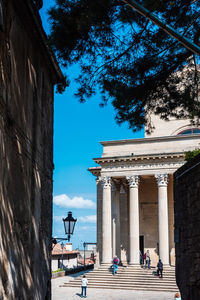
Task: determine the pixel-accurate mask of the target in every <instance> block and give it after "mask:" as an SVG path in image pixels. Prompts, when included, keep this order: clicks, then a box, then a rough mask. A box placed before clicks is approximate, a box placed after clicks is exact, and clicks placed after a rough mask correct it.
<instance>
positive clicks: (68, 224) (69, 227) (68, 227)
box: [52, 211, 77, 245]
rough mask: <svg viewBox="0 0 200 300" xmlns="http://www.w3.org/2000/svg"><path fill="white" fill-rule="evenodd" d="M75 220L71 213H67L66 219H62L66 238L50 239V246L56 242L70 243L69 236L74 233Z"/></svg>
mask: <svg viewBox="0 0 200 300" xmlns="http://www.w3.org/2000/svg"><path fill="white" fill-rule="evenodd" d="M76 221H77V219H74V218H73V217H72V212H71V211H69V212H68V215H67V217H66V218H64V219H63V223H64V228H65V234H66V235H67V238H52V244H55V245H56V244H57V242H58V241H70V238H71V235H72V234H73V233H74V227H75V224H76Z"/></svg>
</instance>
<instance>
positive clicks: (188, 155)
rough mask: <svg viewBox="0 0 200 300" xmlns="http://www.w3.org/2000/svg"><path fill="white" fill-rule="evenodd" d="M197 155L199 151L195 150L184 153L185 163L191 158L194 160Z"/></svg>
mask: <svg viewBox="0 0 200 300" xmlns="http://www.w3.org/2000/svg"><path fill="white" fill-rule="evenodd" d="M198 154H200V149H195V150H193V151H187V152H186V153H185V160H186V161H190V160H191V159H192V158H194V157H195V156H197V155H198Z"/></svg>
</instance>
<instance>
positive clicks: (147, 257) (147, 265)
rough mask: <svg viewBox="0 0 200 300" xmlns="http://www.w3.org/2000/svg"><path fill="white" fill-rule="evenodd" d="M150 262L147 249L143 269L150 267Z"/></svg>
mask: <svg viewBox="0 0 200 300" xmlns="http://www.w3.org/2000/svg"><path fill="white" fill-rule="evenodd" d="M150 264H151V258H150V253H149V250H147V252H146V254H145V269H146V268H147V267H148V269H150Z"/></svg>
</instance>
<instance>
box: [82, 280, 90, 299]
mask: <svg viewBox="0 0 200 300" xmlns="http://www.w3.org/2000/svg"><path fill="white" fill-rule="evenodd" d="M87 284H88V280H87V278H86V276H85V275H83V278H82V279H81V288H82V292H81V297H84V298H86V297H87V296H86V289H87ZM83 294H85V296H83Z"/></svg>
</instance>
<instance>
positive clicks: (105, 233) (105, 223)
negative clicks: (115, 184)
mask: <svg viewBox="0 0 200 300" xmlns="http://www.w3.org/2000/svg"><path fill="white" fill-rule="evenodd" d="M102 184H103V200H102V206H103V207H102V263H103V264H110V263H111V261H112V240H111V238H112V231H111V179H110V177H103V178H102Z"/></svg>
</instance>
